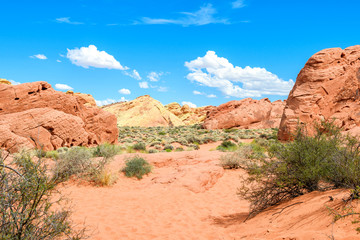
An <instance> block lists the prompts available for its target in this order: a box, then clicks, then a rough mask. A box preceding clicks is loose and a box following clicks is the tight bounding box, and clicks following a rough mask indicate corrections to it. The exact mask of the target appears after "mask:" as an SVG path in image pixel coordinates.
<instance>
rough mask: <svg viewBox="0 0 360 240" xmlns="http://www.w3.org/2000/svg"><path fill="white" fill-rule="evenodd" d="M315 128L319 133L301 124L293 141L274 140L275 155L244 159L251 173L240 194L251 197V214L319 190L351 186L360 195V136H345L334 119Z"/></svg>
mask: <svg viewBox="0 0 360 240" xmlns="http://www.w3.org/2000/svg"><path fill="white" fill-rule="evenodd" d="M315 129H316V134H315V136H308V135H307V134H306V131H305V130H304V128H300V127H299V128H298V129H297V131H296V133H295V140H294V141H293V142H289V143H285V144H281V143H279V142H276V141H273V142H272V143H271V144H270V145H269V146H268V147H267V149H268V151H269V156H270V157H271V159H267V160H265V159H259V160H258V161H257V162H255V161H254V160H253V159H252V158H249V159H247V161H245V162H243V163H242V164H243V166H242V167H244V168H245V169H246V170H247V171H248V173H249V177H248V178H247V179H245V180H244V181H243V183H242V186H241V187H240V188H239V191H238V194H239V195H240V197H242V198H244V199H247V200H249V201H250V203H251V205H250V217H251V216H254V215H256V214H257V213H259V212H261V211H262V210H264V209H266V208H267V207H269V206H273V205H276V204H278V203H280V202H282V201H284V200H288V199H292V198H294V197H297V196H299V195H302V194H304V193H308V192H311V191H315V190H326V189H329V188H351V189H353V195H354V196H359V191H358V189H359V186H360V154H359V151H360V150H359V142H358V140H357V139H355V138H353V137H349V136H347V137H344V136H342V135H341V134H340V129H339V128H337V127H336V126H334V125H333V124H332V123H331V122H321V123H320V124H317V125H315ZM320 183H327V184H320Z"/></svg>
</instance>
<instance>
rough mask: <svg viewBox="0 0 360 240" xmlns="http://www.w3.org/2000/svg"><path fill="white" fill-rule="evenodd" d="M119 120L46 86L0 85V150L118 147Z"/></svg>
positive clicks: (42, 83)
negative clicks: (40, 146)
mask: <svg viewBox="0 0 360 240" xmlns="http://www.w3.org/2000/svg"><path fill="white" fill-rule="evenodd" d="M117 137H118V128H117V125H116V117H115V116H114V115H113V114H111V113H108V112H105V111H103V110H101V109H99V108H97V107H88V106H85V105H84V104H83V103H82V102H80V101H79V99H78V98H77V97H76V96H71V95H68V94H65V93H63V92H59V91H55V90H54V89H53V88H52V87H51V85H50V84H48V83H46V82H33V83H24V84H20V85H15V86H13V85H5V84H1V85H0V147H2V148H9V147H11V146H13V145H15V147H14V148H13V149H12V151H16V150H18V149H20V148H21V147H34V146H35V145H37V144H39V145H43V146H44V149H45V150H52V149H56V148H59V147H62V146H67V147H70V146H79V145H80V146H88V145H93V144H100V143H103V142H109V143H116V142H117Z"/></svg>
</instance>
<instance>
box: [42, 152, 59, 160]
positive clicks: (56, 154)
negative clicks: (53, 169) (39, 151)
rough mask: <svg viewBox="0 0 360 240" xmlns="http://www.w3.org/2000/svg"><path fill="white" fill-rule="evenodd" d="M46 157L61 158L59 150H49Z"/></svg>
mask: <svg viewBox="0 0 360 240" xmlns="http://www.w3.org/2000/svg"><path fill="white" fill-rule="evenodd" d="M45 157H46V158H52V159H54V160H57V159H58V158H59V152H58V151H47V152H46V155H45Z"/></svg>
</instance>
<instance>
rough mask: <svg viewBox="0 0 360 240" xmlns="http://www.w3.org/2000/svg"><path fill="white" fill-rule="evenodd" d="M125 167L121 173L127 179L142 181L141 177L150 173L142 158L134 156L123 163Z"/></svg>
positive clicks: (148, 165)
mask: <svg viewBox="0 0 360 240" xmlns="http://www.w3.org/2000/svg"><path fill="white" fill-rule="evenodd" d="M125 165H126V166H125V167H124V168H123V169H122V171H123V172H124V173H125V176H127V177H136V178H137V179H142V177H143V175H145V174H148V173H150V172H151V165H150V164H149V163H148V162H147V161H146V160H145V159H144V158H142V157H140V156H135V157H132V158H129V159H127V160H126V161H125Z"/></svg>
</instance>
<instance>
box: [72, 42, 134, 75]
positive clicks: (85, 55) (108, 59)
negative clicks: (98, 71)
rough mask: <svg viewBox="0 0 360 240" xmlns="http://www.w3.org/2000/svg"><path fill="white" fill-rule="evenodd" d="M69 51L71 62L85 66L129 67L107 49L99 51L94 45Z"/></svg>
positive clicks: (123, 68) (121, 68)
mask: <svg viewBox="0 0 360 240" xmlns="http://www.w3.org/2000/svg"><path fill="white" fill-rule="evenodd" d="M67 51H68V52H67V55H66V57H67V58H68V59H70V61H71V63H72V64H75V65H77V66H80V67H83V68H89V67H95V68H107V69H118V70H127V69H129V68H128V67H123V66H122V65H121V64H120V62H118V61H117V60H116V59H115V58H114V57H113V56H112V55H110V54H108V53H107V52H105V51H99V50H98V49H97V48H96V46H94V45H89V47H81V48H80V49H78V48H75V49H68V50H67Z"/></svg>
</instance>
